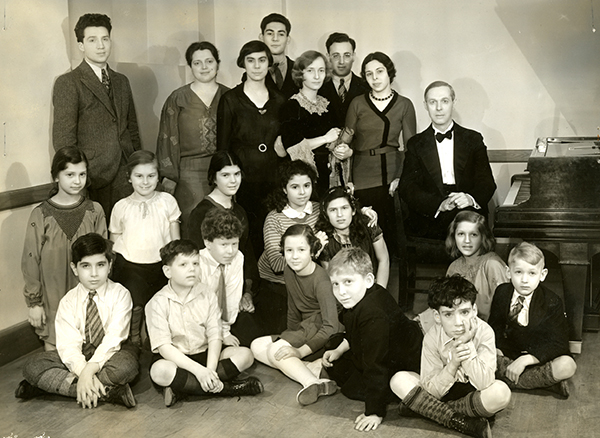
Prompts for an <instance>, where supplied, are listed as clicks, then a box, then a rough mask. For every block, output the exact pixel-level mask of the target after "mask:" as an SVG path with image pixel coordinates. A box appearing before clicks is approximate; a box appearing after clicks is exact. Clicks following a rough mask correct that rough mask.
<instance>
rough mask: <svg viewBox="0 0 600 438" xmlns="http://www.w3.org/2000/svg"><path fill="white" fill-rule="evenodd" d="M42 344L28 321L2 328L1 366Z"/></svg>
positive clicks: (0, 334) (0, 339) (0, 337)
mask: <svg viewBox="0 0 600 438" xmlns="http://www.w3.org/2000/svg"><path fill="white" fill-rule="evenodd" d="M42 346H43V343H42V341H40V338H39V337H38V335H36V334H35V330H34V329H33V327H32V326H31V324H29V322H28V321H23V322H21V323H19V324H15V325H13V326H12V327H8V328H6V329H4V330H0V367H1V366H4V365H6V364H7V363H9V362H12V361H13V360H15V359H18V358H20V357H21V356H24V355H26V354H27V353H29V352H31V351H33V350H37V349H38V348H40V347H42Z"/></svg>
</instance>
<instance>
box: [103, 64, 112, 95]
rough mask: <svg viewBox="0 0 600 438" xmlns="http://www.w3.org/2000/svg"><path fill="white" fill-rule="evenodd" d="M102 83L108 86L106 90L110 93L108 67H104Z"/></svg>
mask: <svg viewBox="0 0 600 438" xmlns="http://www.w3.org/2000/svg"><path fill="white" fill-rule="evenodd" d="M102 85H104V86H105V87H106V91H108V92H109V93H110V78H109V77H108V73H107V72H106V69H105V68H103V69H102Z"/></svg>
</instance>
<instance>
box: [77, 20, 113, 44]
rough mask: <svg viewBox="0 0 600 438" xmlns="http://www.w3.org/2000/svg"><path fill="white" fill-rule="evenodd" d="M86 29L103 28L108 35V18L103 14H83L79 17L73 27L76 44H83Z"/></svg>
mask: <svg viewBox="0 0 600 438" xmlns="http://www.w3.org/2000/svg"><path fill="white" fill-rule="evenodd" d="M86 27H105V28H106V30H108V35H110V31H111V30H112V24H111V23H110V17H109V16H108V15H104V14H85V15H82V16H81V17H79V20H77V24H76V25H75V37H76V38H77V42H78V43H82V42H83V37H84V31H85V28H86Z"/></svg>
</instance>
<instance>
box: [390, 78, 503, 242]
mask: <svg viewBox="0 0 600 438" xmlns="http://www.w3.org/2000/svg"><path fill="white" fill-rule="evenodd" d="M424 96H425V102H424V105H425V109H426V110H427V112H428V113H429V117H430V119H431V125H430V126H429V128H427V129H426V130H425V131H423V132H421V133H419V134H417V135H415V136H413V137H412V138H411V139H410V140H409V141H408V144H407V146H406V149H407V150H406V157H405V161H404V170H403V171H402V176H401V178H400V185H399V190H400V197H401V198H402V199H403V200H404V201H405V202H406V203H407V204H408V210H409V216H408V219H407V220H406V223H405V226H406V232H407V234H409V235H415V236H420V237H427V238H431V239H438V240H443V239H445V238H446V232H447V230H448V225H450V222H452V219H454V216H456V214H457V213H458V212H459V211H460V210H463V209H472V210H476V211H478V212H479V213H481V214H482V215H483V216H485V217H487V214H488V208H487V205H488V202H489V201H490V199H491V198H492V195H493V194H494V191H495V190H496V183H495V181H494V176H493V175H492V170H491V168H490V163H489V161H488V156H487V149H486V147H485V144H484V143H483V137H482V136H481V134H480V133H478V132H476V131H473V130H470V129H466V128H463V127H462V126H460V125H458V124H457V123H455V122H454V121H453V120H452V111H453V108H454V101H455V93H454V89H453V88H452V86H451V85H450V84H448V83H446V82H442V81H436V82H433V83H431V84H429V86H428V87H427V88H426V89H425V94H424Z"/></svg>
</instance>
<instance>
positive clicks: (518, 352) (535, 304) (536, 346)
mask: <svg viewBox="0 0 600 438" xmlns="http://www.w3.org/2000/svg"><path fill="white" fill-rule="evenodd" d="M544 263H545V260H544V254H543V253H542V251H541V250H540V249H539V248H538V247H537V246H535V245H533V244H531V243H528V242H521V243H519V244H518V245H517V246H515V247H514V248H513V249H512V250H511V252H510V254H509V257H508V276H509V277H510V281H511V283H504V284H501V285H500V286H498V287H497V288H496V292H495V293H494V299H493V301H492V308H491V311H490V318H489V320H488V321H489V324H490V325H491V326H492V328H493V329H494V332H495V333H496V346H497V348H498V349H497V354H498V369H497V371H496V376H497V377H498V378H499V379H502V380H503V381H505V382H506V383H507V384H508V385H509V386H510V387H511V388H514V389H533V388H544V389H547V390H549V391H552V392H555V393H557V394H559V395H560V396H562V397H563V398H567V397H569V390H568V386H567V379H570V378H571V377H573V375H574V374H575V371H576V369H577V365H576V364H575V361H574V360H573V358H572V357H571V356H570V354H569V332H568V327H567V318H566V315H565V312H564V310H563V303H562V300H561V299H560V297H558V295H556V294H555V293H554V292H552V291H551V290H549V289H547V288H546V287H544V286H543V285H542V284H541V282H542V281H544V279H545V278H546V275H547V274H548V269H546V268H545V267H544Z"/></svg>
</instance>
